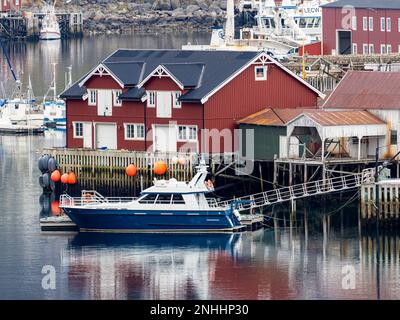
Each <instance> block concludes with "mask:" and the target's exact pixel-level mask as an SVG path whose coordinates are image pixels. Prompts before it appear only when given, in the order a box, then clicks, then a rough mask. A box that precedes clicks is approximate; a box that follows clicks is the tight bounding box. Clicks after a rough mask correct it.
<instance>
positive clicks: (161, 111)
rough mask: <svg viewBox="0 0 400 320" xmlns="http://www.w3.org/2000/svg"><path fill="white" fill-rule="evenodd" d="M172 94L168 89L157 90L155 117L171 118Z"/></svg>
mask: <svg viewBox="0 0 400 320" xmlns="http://www.w3.org/2000/svg"><path fill="white" fill-rule="evenodd" d="M171 112H172V95H171V92H169V91H158V92H157V117H158V118H171Z"/></svg>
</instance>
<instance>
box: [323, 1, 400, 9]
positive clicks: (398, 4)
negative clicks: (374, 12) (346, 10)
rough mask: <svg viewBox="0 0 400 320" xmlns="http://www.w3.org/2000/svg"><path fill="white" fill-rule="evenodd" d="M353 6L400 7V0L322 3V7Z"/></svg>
mask: <svg viewBox="0 0 400 320" xmlns="http://www.w3.org/2000/svg"><path fill="white" fill-rule="evenodd" d="M344 6H353V7H354V8H374V9H400V0H338V1H335V2H332V3H328V4H325V5H322V6H321V7H322V8H342V7H344Z"/></svg>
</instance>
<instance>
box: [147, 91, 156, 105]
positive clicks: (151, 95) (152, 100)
mask: <svg viewBox="0 0 400 320" xmlns="http://www.w3.org/2000/svg"><path fill="white" fill-rule="evenodd" d="M155 106H156V92H155V91H149V92H147V107H149V108H154V107H155Z"/></svg>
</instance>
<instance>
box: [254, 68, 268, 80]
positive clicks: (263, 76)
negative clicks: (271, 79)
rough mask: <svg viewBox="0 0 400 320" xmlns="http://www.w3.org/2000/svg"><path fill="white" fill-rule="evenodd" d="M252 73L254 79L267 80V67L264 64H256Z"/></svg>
mask: <svg viewBox="0 0 400 320" xmlns="http://www.w3.org/2000/svg"><path fill="white" fill-rule="evenodd" d="M254 74H255V79H256V81H265V80H267V67H266V66H256V67H255V68H254Z"/></svg>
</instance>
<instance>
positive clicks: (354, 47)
mask: <svg viewBox="0 0 400 320" xmlns="http://www.w3.org/2000/svg"><path fill="white" fill-rule="evenodd" d="M352 53H353V54H357V53H358V51H357V43H353V49H352Z"/></svg>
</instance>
